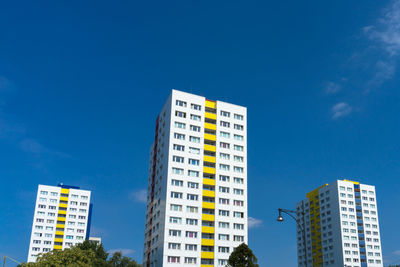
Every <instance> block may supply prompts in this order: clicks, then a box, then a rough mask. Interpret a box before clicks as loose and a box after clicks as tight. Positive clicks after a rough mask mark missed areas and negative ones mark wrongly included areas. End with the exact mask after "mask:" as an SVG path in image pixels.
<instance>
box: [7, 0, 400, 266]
mask: <svg viewBox="0 0 400 267" xmlns="http://www.w3.org/2000/svg"><path fill="white" fill-rule="evenodd" d="M399 58H400V1H399V0H395V1H387V0H382V1H376V0H364V1H347V0H337V1H318V0H311V1H307V2H304V1H295V0H289V1H236V0H233V1H208V0H206V1H187V0H185V1H126V0H123V1H3V2H2V3H1V4H0V178H1V181H2V186H1V187H0V209H1V211H2V212H1V213H0V225H1V227H0V256H3V255H8V256H11V257H13V258H16V259H20V260H26V256H27V251H28V243H29V237H30V231H31V223H32V218H33V209H34V199H35V194H36V189H37V185H38V184H39V183H41V184H49V185H55V184H57V183H59V182H64V183H65V184H73V185H79V186H81V188H84V189H90V190H92V191H93V201H94V213H93V229H92V230H93V234H95V235H99V236H101V237H102V238H103V241H104V245H105V246H106V248H108V249H110V250H119V249H121V250H123V251H124V253H125V254H126V255H128V256H131V257H133V258H135V259H137V260H139V261H141V258H142V256H141V255H142V247H143V245H142V244H143V229H144V213H145V210H144V204H143V198H144V196H145V194H144V191H143V190H144V189H145V188H146V186H147V184H146V181H147V170H148V155H149V148H150V145H151V143H152V141H153V139H154V136H153V134H154V126H155V125H154V124H155V119H156V116H157V114H158V112H159V110H160V109H161V107H162V105H163V103H164V101H165V100H166V98H167V97H168V95H169V93H170V90H171V89H172V88H176V89H179V90H184V91H188V92H192V93H195V94H200V95H204V96H206V97H208V98H210V99H215V100H222V101H227V102H231V103H235V104H239V105H243V106H247V107H248V145H249V148H248V167H249V173H248V179H249V182H248V183H249V216H251V217H252V218H254V219H253V220H252V222H253V223H254V225H255V227H253V228H252V229H250V231H249V242H250V247H251V248H252V249H253V250H254V252H255V254H256V255H257V256H258V258H259V262H260V266H263V267H265V266H296V238H295V225H294V223H293V222H292V221H290V220H289V219H288V220H287V221H286V223H284V224H278V223H277V222H276V221H275V219H276V215H277V214H276V209H277V208H279V207H281V208H294V206H295V203H296V202H297V201H299V200H300V199H302V198H304V197H305V193H306V192H308V191H310V190H312V189H314V188H316V187H318V186H320V185H321V184H324V183H329V182H332V181H333V180H335V179H339V178H340V179H341V178H347V179H354V180H358V181H360V182H362V183H367V184H375V185H376V187H377V199H378V208H379V215H380V223H381V230H382V242H383V252H384V260H385V262H386V263H395V262H398V263H399V262H400V244H399V242H398V239H399V236H400V228H399V226H398V222H399V221H400V214H399V212H398V205H399V203H400V193H399V192H400V183H399V176H400V157H399V156H400V145H399V136H400V116H399V114H400V105H399V100H400V91H399V88H400V79H399V76H400V75H399V71H398V70H397V69H398V62H399ZM9 266H12V265H11V264H10V265H9Z"/></svg>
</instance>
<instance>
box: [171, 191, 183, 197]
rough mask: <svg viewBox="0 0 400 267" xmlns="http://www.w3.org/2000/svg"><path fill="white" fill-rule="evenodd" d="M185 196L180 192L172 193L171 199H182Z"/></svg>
mask: <svg viewBox="0 0 400 267" xmlns="http://www.w3.org/2000/svg"><path fill="white" fill-rule="evenodd" d="M182 197H183V194H182V193H179V192H171V198H180V199H182Z"/></svg>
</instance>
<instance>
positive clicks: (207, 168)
mask: <svg viewBox="0 0 400 267" xmlns="http://www.w3.org/2000/svg"><path fill="white" fill-rule="evenodd" d="M203 173H211V174H215V168H212V167H205V166H204V167H203Z"/></svg>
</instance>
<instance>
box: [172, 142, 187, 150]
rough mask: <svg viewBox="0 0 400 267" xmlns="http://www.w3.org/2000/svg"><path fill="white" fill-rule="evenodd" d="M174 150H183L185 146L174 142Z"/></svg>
mask: <svg viewBox="0 0 400 267" xmlns="http://www.w3.org/2000/svg"><path fill="white" fill-rule="evenodd" d="M174 150H177V151H185V146H181V145H175V144H174Z"/></svg>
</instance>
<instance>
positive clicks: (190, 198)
mask: <svg viewBox="0 0 400 267" xmlns="http://www.w3.org/2000/svg"><path fill="white" fill-rule="evenodd" d="M187 200H194V201H197V200H199V196H198V195H195V194H187Z"/></svg>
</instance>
